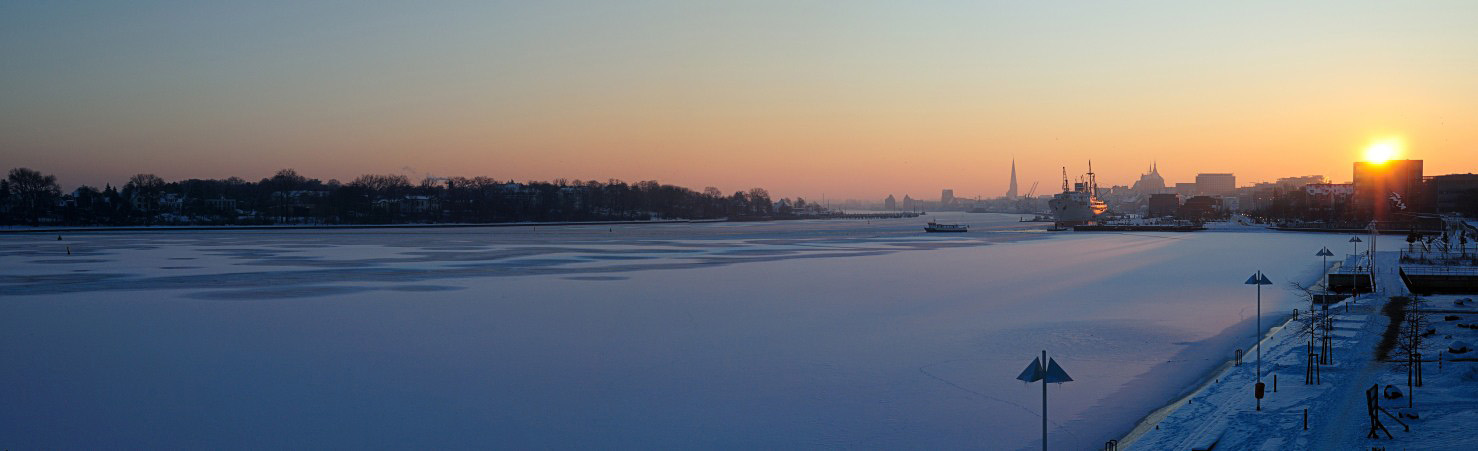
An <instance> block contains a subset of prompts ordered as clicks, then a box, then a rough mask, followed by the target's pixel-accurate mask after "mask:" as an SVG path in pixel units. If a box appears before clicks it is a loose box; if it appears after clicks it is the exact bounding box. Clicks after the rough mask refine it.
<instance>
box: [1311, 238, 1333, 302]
mask: <svg viewBox="0 0 1478 451" xmlns="http://www.w3.org/2000/svg"><path fill="white" fill-rule="evenodd" d="M1314 255H1316V256H1320V257H1324V267H1323V268H1321V269H1320V271H1324V294H1325V295H1326V296H1327V295H1329V257H1330V256H1332V255H1334V253H1333V252H1330V251H1329V247H1328V246H1326V247H1324V248H1323V249H1319V253H1317V254H1314Z"/></svg>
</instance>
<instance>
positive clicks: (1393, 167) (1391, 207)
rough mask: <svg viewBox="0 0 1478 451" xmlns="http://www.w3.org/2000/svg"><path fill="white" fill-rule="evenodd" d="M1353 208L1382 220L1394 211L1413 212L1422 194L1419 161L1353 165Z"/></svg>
mask: <svg viewBox="0 0 1478 451" xmlns="http://www.w3.org/2000/svg"><path fill="white" fill-rule="evenodd" d="M1354 180H1355V182H1354V185H1355V194H1354V196H1353V200H1354V204H1355V208H1356V209H1357V210H1359V211H1361V212H1364V213H1367V214H1369V215H1371V217H1372V218H1374V219H1377V220H1382V221H1387V220H1391V219H1393V218H1392V217H1391V216H1392V215H1394V214H1395V213H1397V212H1401V211H1408V210H1417V209H1419V208H1420V206H1419V205H1418V202H1419V199H1420V196H1421V194H1422V192H1421V191H1422V160H1390V161H1385V162H1381V163H1372V162H1367V161H1357V162H1355V178H1354Z"/></svg>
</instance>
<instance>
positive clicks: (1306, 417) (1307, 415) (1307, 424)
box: [1304, 409, 1309, 431]
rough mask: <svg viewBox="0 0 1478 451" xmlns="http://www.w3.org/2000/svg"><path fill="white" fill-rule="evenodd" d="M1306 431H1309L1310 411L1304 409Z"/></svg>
mask: <svg viewBox="0 0 1478 451" xmlns="http://www.w3.org/2000/svg"><path fill="white" fill-rule="evenodd" d="M1304 430H1305V431H1307V430H1309V409H1304Z"/></svg>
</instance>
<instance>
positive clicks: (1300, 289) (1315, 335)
mask: <svg viewBox="0 0 1478 451" xmlns="http://www.w3.org/2000/svg"><path fill="white" fill-rule="evenodd" d="M1288 285H1289V287H1290V288H1291V289H1293V290H1294V291H1295V292H1297V293H1298V295H1299V297H1301V298H1303V299H1307V300H1308V301H1309V309H1308V312H1307V313H1306V314H1302V315H1297V318H1296V319H1295V321H1293V324H1294V325H1295V326H1294V330H1295V331H1296V332H1297V333H1301V334H1308V336H1309V345H1308V352H1307V353H1306V355H1310V356H1312V355H1313V354H1314V345H1315V344H1319V345H1320V349H1321V352H1320V353H1319V354H1320V355H1319V361H1318V362H1314V361H1313V359H1312V358H1306V359H1305V360H1306V362H1307V363H1306V364H1305V365H1306V366H1307V367H1306V368H1304V375H1305V376H1304V383H1306V384H1309V383H1314V380H1313V377H1314V376H1313V374H1314V371H1315V368H1314V367H1313V366H1312V364H1322V363H1323V362H1327V361H1328V356H1327V355H1325V354H1327V353H1328V349H1325V348H1324V346H1323V344H1324V337H1325V336H1326V334H1327V333H1328V332H1329V331H1328V330H1327V329H1326V328H1325V325H1326V323H1327V322H1328V318H1327V317H1326V316H1327V315H1328V312H1327V311H1324V310H1321V309H1316V308H1315V305H1316V304H1318V299H1319V294H1320V293H1319V292H1318V291H1319V290H1315V289H1314V286H1304V285H1303V284H1300V283H1298V282H1289V283H1288Z"/></svg>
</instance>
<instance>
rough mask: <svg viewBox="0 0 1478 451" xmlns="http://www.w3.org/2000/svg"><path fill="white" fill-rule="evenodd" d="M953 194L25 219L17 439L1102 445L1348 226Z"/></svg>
mask: <svg viewBox="0 0 1478 451" xmlns="http://www.w3.org/2000/svg"><path fill="white" fill-rule="evenodd" d="M931 216H935V215H931ZM939 216H940V220H941V221H942V222H953V221H956V220H958V221H960V222H966V223H970V224H972V226H973V227H972V230H971V232H970V233H967V234H951V235H938V234H924V233H922V231H921V227H922V225H923V222H925V220H926V219H925V218H927V217H925V218H919V219H907V220H878V221H871V222H868V221H793V222H768V223H715V224H675V225H617V226H611V227H605V226H600V227H596V226H575V227H538V228H534V227H510V228H465V229H412V230H364V229H359V230H335V231H235V232H220V231H212V232H172V233H93V234H66V235H64V240H62V241H57V240H56V236H54V235H0V361H3V366H0V448H8V449H33V448H92V449H95V448H471V447H478V448H487V447H498V448H595V447H600V448H647V449H674V448H677V449H691V448H748V449H757V448H758V449H774V448H812V447H824V448H838V447H847V448H910V449H936V448H944V449H955V448H991V449H1012V448H1026V447H1032V446H1040V442H1039V440H1040V433H1041V432H1040V427H1041V419H1040V417H1039V416H1037V414H1038V412H1039V411H1040V409H1041V404H1040V403H1041V400H1040V396H1041V388H1040V385H1037V384H1032V385H1028V384H1024V383H1021V382H1018V381H1016V380H1014V378H1015V376H1016V375H1017V373H1019V372H1020V371H1021V370H1022V368H1024V367H1025V366H1026V365H1027V364H1028V363H1029V362H1031V360H1032V358H1033V357H1035V356H1036V355H1038V354H1039V353H1040V352H1041V351H1042V350H1047V351H1048V353H1049V354H1051V355H1052V356H1053V357H1054V358H1056V359H1057V361H1058V362H1059V363H1061V364H1062V366H1063V367H1064V368H1065V369H1066V370H1067V371H1068V373H1070V374H1071V375H1072V376H1073V377H1074V378H1075V379H1077V380H1076V381H1075V382H1070V383H1066V384H1061V385H1053V386H1051V387H1050V388H1049V390H1050V395H1049V396H1050V397H1051V405H1050V407H1049V419H1050V420H1051V422H1052V424H1053V427H1052V441H1053V444H1054V448H1056V447H1057V446H1056V445H1063V446H1065V447H1066V446H1071V447H1073V448H1076V449H1082V448H1101V447H1102V445H1103V442H1104V441H1106V440H1108V439H1110V438H1116V435H1117V434H1120V433H1122V432H1125V431H1127V430H1128V428H1129V427H1131V426H1132V425H1133V423H1134V422H1135V421H1136V420H1138V419H1139V418H1140V417H1141V416H1142V415H1144V414H1146V413H1148V412H1149V411H1150V410H1151V409H1153V408H1155V407H1158V406H1159V405H1161V404H1163V403H1164V402H1166V401H1167V400H1169V399H1171V398H1172V397H1173V396H1174V395H1176V394H1177V393H1180V392H1181V391H1182V390H1184V389H1186V388H1188V386H1189V385H1191V384H1193V383H1194V382H1195V381H1197V380H1198V379H1199V378H1200V377H1201V376H1202V375H1203V374H1205V373H1206V372H1207V371H1209V370H1210V369H1211V368H1213V367H1215V366H1216V365H1218V364H1220V363H1221V362H1222V361H1224V360H1226V359H1227V358H1229V357H1230V356H1231V354H1232V350H1233V349H1235V348H1237V347H1245V346H1247V345H1248V344H1250V343H1251V342H1252V340H1253V336H1254V328H1253V326H1252V320H1253V317H1254V311H1255V308H1256V306H1255V303H1254V297H1253V289H1252V287H1251V286H1247V285H1243V284H1242V282H1243V281H1244V280H1245V279H1246V278H1247V277H1248V275H1250V274H1251V273H1252V272H1253V271H1255V270H1257V269H1262V270H1263V271H1265V272H1266V273H1268V275H1269V276H1270V277H1271V278H1272V279H1273V281H1274V282H1276V283H1277V285H1274V286H1272V287H1268V288H1265V289H1264V293H1263V311H1264V313H1265V315H1266V318H1267V320H1266V321H1264V322H1263V324H1264V326H1265V327H1266V326H1269V325H1271V323H1272V322H1273V320H1274V319H1276V318H1282V317H1283V316H1286V315H1287V314H1288V313H1289V312H1290V311H1291V310H1292V309H1293V308H1296V307H1298V306H1299V305H1300V304H1299V303H1298V301H1297V299H1296V298H1295V296H1293V294H1292V293H1291V292H1289V291H1288V290H1287V289H1286V287H1285V285H1286V283H1287V282H1288V281H1300V282H1305V283H1307V282H1310V281H1313V280H1314V279H1316V278H1317V275H1316V274H1317V272H1318V266H1319V260H1318V259H1317V257H1314V256H1313V254H1314V253H1315V252H1316V251H1318V250H1319V248H1320V247H1321V246H1329V247H1330V249H1332V250H1334V251H1335V252H1336V253H1337V254H1339V255H1343V254H1345V253H1349V252H1350V251H1351V249H1350V248H1349V244H1348V243H1345V240H1346V239H1348V236H1344V235H1314V234H1292V233H1268V232H1260V231H1255V230H1248V231H1225V232H1222V231H1215V232H1199V233H1189V234H1168V233H1161V234H1083V233H1079V234H1074V233H1047V232H1043V231H1041V230H1040V229H1041V228H1042V226H1043V225H1042V224H1031V223H1018V222H1016V219H1017V217H1016V216H1010V215H991V214H974V215H971V214H943V215H939ZM68 250H70V252H71V255H67V251H68Z"/></svg>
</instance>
